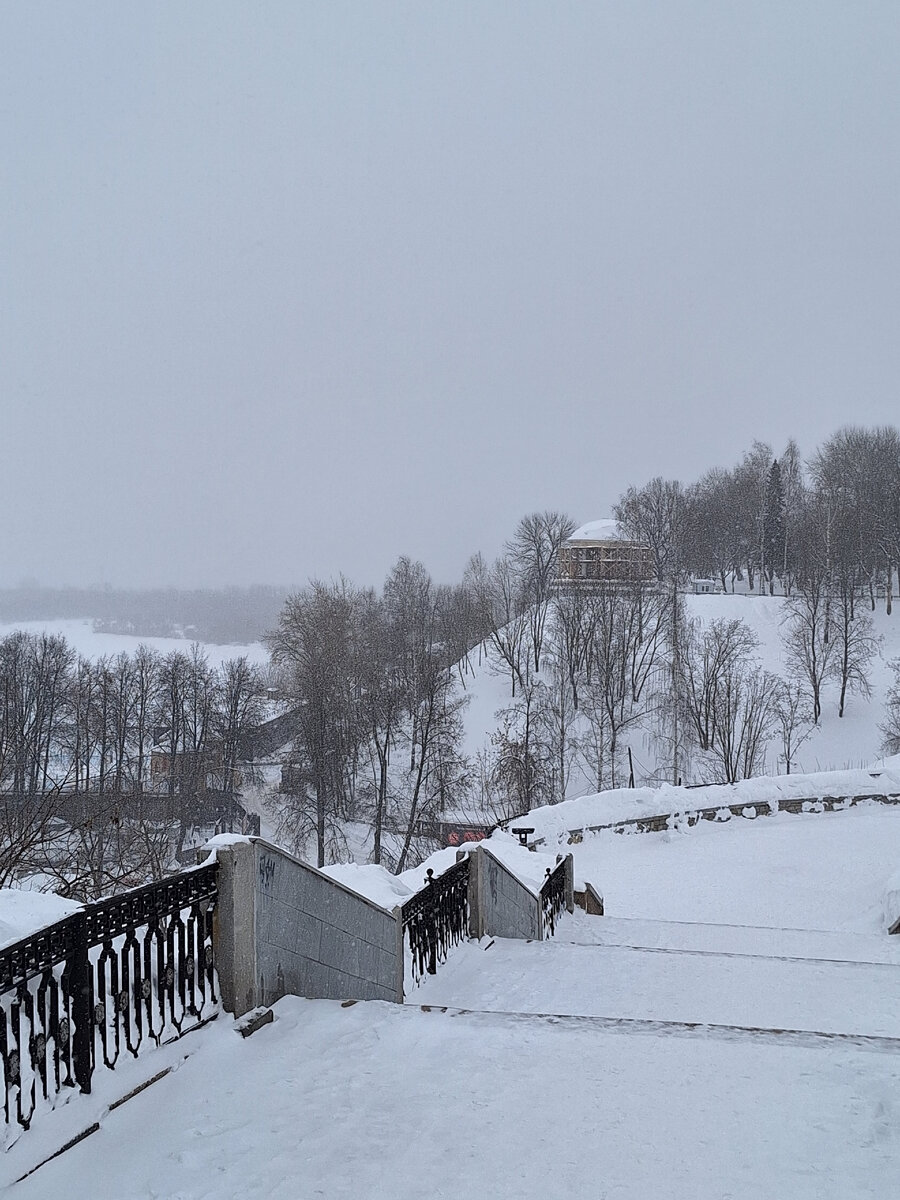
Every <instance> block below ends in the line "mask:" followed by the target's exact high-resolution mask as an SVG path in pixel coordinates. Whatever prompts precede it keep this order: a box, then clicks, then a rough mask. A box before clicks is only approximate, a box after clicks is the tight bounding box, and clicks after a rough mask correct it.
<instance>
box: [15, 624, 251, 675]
mask: <svg viewBox="0 0 900 1200" xmlns="http://www.w3.org/2000/svg"><path fill="white" fill-rule="evenodd" d="M17 629H21V630H23V631H24V632H26V633H36V634H41V633H49V634H57V635H61V636H62V637H64V638H65V639H66V641H67V642H68V643H69V645H70V646H71V647H72V649H73V650H74V651H75V652H76V653H77V654H80V655H81V657H82V658H87V659H90V660H92V661H96V659H98V658H103V657H104V655H109V656H115V655H116V654H121V653H122V651H123V650H124V651H125V652H126V653H127V654H133V653H134V651H135V650H137V648H138V646H142V645H143V646H150V647H152V648H153V649H154V650H158V651H159V653H160V654H170V653H171V652H172V651H173V650H181V651H182V652H187V651H189V650H190V648H191V645H192V643H191V642H190V641H188V640H187V639H186V638H168V637H138V636H137V635H134V634H126V633H97V632H95V630H94V623H93V621H88V620H72V619H66V620H59V621H13V622H9V623H5V624H0V638H4V637H7V636H8V635H9V634H11V633H15V631H16V630H17ZM199 644H200V646H201V647H202V648H203V651H204V653H205V654H206V656H207V658H208V659H209V662H210V665H211V666H214V667H218V666H221V664H222V663H223V662H227V661H228V660H229V659H232V658H240V657H241V656H245V657H246V658H248V659H249V660H250V662H251V663H256V664H258V665H259V666H265V665H266V664H267V663H268V661H269V654H268V651H267V650H266V648H265V646H263V644H262V643H261V642H251V643H250V644H249V645H246V646H238V645H235V646H218V645H212V644H210V643H206V642H201V643H199Z"/></svg>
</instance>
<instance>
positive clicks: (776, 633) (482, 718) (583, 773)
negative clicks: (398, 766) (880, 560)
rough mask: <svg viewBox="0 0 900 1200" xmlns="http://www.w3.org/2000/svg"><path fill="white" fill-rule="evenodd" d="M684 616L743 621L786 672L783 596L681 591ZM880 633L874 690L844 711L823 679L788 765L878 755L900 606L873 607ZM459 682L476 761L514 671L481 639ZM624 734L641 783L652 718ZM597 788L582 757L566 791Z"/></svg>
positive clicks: (863, 760) (831, 763) (650, 753)
mask: <svg viewBox="0 0 900 1200" xmlns="http://www.w3.org/2000/svg"><path fill="white" fill-rule="evenodd" d="M684 601H685V609H686V615H687V617H688V619H690V620H697V621H699V622H700V623H701V625H702V626H704V627H708V626H709V625H710V624H712V622H714V621H720V620H726V621H731V620H735V619H737V620H740V621H742V622H743V623H744V624H745V625H746V626H747V628H748V629H749V630H750V631H751V632H752V634H753V635H754V637H755V638H756V640H757V642H758V647H757V649H756V651H755V655H756V657H757V659H758V661H759V664H760V666H761V667H762V668H763V669H765V670H767V671H770V672H772V673H773V674H774V675H777V676H780V677H781V678H788V675H789V670H788V667H787V666H786V663H785V651H784V645H783V640H782V634H783V621H784V618H785V601H784V599H783V597H781V596H758V595H746V594H743V595H741V594H735V595H730V594H714V595H693V594H689V595H686V596H685V597H684ZM871 616H872V620H873V624H874V630H875V633H876V635H877V637H878V638H879V648H878V653H877V655H876V657H875V658H874V659H873V661H872V662H871V664H870V667H869V671H868V675H869V682H870V684H871V688H872V694H871V696H870V697H865V696H861V695H850V696H849V698H848V701H847V706H846V711H845V715H844V717H843V718H840V717H839V716H838V687H837V685H836V684H834V683H828V684H826V686H825V688H824V691H823V711H822V719H821V721H820V724H819V726H818V727H817V728H814V729H813V731H812V733H811V735H810V736H809V737H808V739H807V740H806V741H804V742H803V744H802V746H801V747H800V749H799V751H798V752H797V755H796V758H795V759H794V761H793V762H792V764H791V771H792V772H813V771H832V770H840V769H844V768H849V767H864V766H867V765H869V764H871V763H873V762H875V761H877V760H878V758H879V756H880V747H881V742H882V734H881V732H880V730H879V725H880V724H881V722H882V720H883V718H884V705H885V698H886V695H887V691H888V688H889V686H890V684H891V681H892V678H893V675H892V672H891V669H890V666H889V664H890V662H891V660H892V659H896V658H900V613H898V611H896V610H895V613H894V615H893V616H887V615H885V612H884V608H883V605H880V606H879V608H878V610H877V611H876V612H875V613H873V614H871ZM460 683H461V688H462V690H463V693H464V695H465V696H466V697H467V698H468V703H467V706H466V708H465V711H464V714H463V720H464V723H465V733H464V747H463V748H464V752H465V753H466V755H467V756H468V757H469V759H470V760H471V761H476V760H477V757H478V755H479V754H480V753H481V754H490V752H491V750H492V746H491V737H492V735H493V734H494V733H495V731H496V730H497V727H498V720H499V718H498V713H500V712H502V710H503V709H505V708H508V707H509V706H510V705H511V704H512V703H513V697H512V689H511V685H510V676H509V673H508V671H506V670H504V669H503V667H502V665H501V664H500V663H499V662H498V660H497V657H496V655H495V654H494V653H492V651H491V649H490V647H489V645H487V644H486V645H483V646H480V647H478V648H476V650H474V651H473V652H472V653H471V655H470V656H469V659H468V663H467V669H466V670H465V671H463V672H461V673H460ZM622 741H623V743H625V744H626V745H628V746H629V747H630V748H631V750H632V753H633V758H634V767H635V778H636V781H637V782H638V783H640V782H642V781H643V780H647V779H651V778H654V777H656V776H657V773H658V767H659V764H658V761H657V755H658V747H657V745H656V744H655V743H654V739H653V736H652V731H651V729H650V727H649V722H648V721H644V722H642V723H640V724H638V725H636V726H634V727H632V728H630V729H628V730H626V731H625V732H624V733H623V735H622ZM784 770H785V767H784V760H783V756H782V747H781V741H780V738H778V737H773V738H772V739H771V740H770V741H769V742H768V745H767V750H766V755H765V765H764V771H763V772H762V773H767V774H771V775H776V774H780V773H783V772H784ZM684 781H685V782H686V783H691V782H702V781H703V777H702V776H701V775H700V774H699V773H698V772H697V771H696V769H695V770H694V771H693V773H692V771H691V768H690V767H688V769H687V770H686V771H685V775H684ZM595 791H596V782H595V780H594V779H592V777H591V775H590V773H589V771H588V769H587V768H586V766H585V765H583V764H578V765H576V766H575V767H574V769H573V770H572V774H571V778H570V781H569V786H568V789H567V795H568V796H569V797H574V796H581V795H587V794H590V793H592V792H595Z"/></svg>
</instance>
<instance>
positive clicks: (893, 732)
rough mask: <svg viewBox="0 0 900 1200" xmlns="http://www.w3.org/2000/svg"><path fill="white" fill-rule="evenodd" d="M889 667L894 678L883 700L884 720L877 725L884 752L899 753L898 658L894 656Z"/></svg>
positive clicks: (899, 659)
mask: <svg viewBox="0 0 900 1200" xmlns="http://www.w3.org/2000/svg"><path fill="white" fill-rule="evenodd" d="M890 667H891V670H892V671H893V673H894V679H893V682H892V684H891V686H890V688H889V689H888V694H887V698H886V701H885V706H884V721H883V722H882V724H881V725H880V726H879V729H880V730H881V734H882V737H883V739H884V740H883V741H882V744H881V749H882V751H883V752H884V753H885V754H900V658H895V659H894V660H893V661H892V662H891V664H890Z"/></svg>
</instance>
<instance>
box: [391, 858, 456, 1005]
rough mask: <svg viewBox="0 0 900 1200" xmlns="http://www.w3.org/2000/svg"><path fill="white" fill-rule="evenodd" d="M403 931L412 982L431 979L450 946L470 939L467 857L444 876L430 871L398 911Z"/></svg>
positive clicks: (443, 960) (444, 959)
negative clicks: (409, 958)
mask: <svg viewBox="0 0 900 1200" xmlns="http://www.w3.org/2000/svg"><path fill="white" fill-rule="evenodd" d="M401 913H402V920H403V931H404V933H405V934H406V938H407V940H408V942H409V949H410V952H411V954H412V974H413V980H414V981H415V982H416V983H419V982H420V981H421V979H422V978H423V976H425V975H426V974H428V975H434V974H435V972H436V971H437V968H438V963H442V962H445V961H446V958H447V952H448V951H449V950H450V948H451V946H455V945H456V944H457V943H458V942H461V941H462V940H463V938H467V937H468V936H469V857H468V855H466V856H465V858H461V859H460V860H459V862H457V863H454V865H453V866H452V867H450V868H449V869H448V870H446V871H445V872H444V873H443V875H439V876H438V877H437V879H435V878H434V872H433V871H432V870H430V869H429V871H428V876H427V878H426V880H425V887H424V888H423V889H422V891H421V892H416V894H415V895H414V896H411V897H410V898H409V900H407V901H406V903H405V904H404V905H403V907H402V909H401Z"/></svg>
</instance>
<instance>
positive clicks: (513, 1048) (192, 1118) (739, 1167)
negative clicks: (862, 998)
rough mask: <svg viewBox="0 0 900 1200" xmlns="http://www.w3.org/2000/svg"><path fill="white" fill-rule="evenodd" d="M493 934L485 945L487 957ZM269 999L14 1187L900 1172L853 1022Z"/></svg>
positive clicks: (777, 1194) (822, 1182) (641, 1198)
mask: <svg viewBox="0 0 900 1200" xmlns="http://www.w3.org/2000/svg"><path fill="white" fill-rule="evenodd" d="M497 948H498V947H496V946H495V947H494V948H493V949H492V950H491V951H489V952H488V953H487V954H484V952H483V951H480V950H478V951H477V953H479V954H481V956H482V958H484V959H489V958H490V956H491V955H492V954H494V953H495V950H496V949H497ZM520 948H521V949H522V950H529V949H531V950H534V949H540V948H541V947H539V946H532V947H527V946H521V947H520ZM576 949H577V948H576ZM592 952H593V953H598V952H599V953H603V951H597V950H596V948H595V949H594V950H593V951H592ZM274 1011H275V1021H274V1023H273V1024H271V1025H267V1026H266V1027H265V1029H262V1030H260V1032H259V1033H258V1034H256V1035H255V1036H254V1037H252V1038H250V1039H247V1040H244V1039H242V1038H239V1037H236V1036H235V1035H234V1033H233V1031H232V1030H231V1028H230V1027H228V1026H226V1025H225V1023H224V1022H216V1023H215V1024H214V1025H213V1026H210V1027H208V1028H206V1029H203V1030H200V1031H199V1032H198V1034H197V1035H195V1036H196V1037H197V1039H198V1043H197V1044H198V1052H197V1053H195V1054H194V1055H193V1056H192V1057H191V1058H190V1059H189V1060H188V1061H186V1062H185V1063H184V1064H183V1066H182V1068H181V1069H180V1070H178V1071H177V1072H174V1073H172V1074H171V1075H169V1076H167V1077H166V1078H165V1079H163V1080H161V1081H160V1083H158V1084H157V1085H156V1086H155V1087H154V1088H152V1089H151V1090H150V1091H149V1092H147V1093H144V1094H142V1095H140V1096H138V1097H136V1098H135V1099H134V1100H133V1101H131V1102H130V1103H129V1104H127V1105H125V1106H124V1107H123V1108H121V1109H118V1110H116V1111H115V1112H113V1113H110V1114H109V1115H108V1117H106V1118H105V1119H104V1120H103V1122H102V1126H101V1130H100V1132H99V1133H97V1134H96V1135H95V1136H94V1137H92V1138H88V1139H87V1141H85V1142H83V1143H81V1144H80V1145H78V1146H75V1147H74V1148H73V1149H72V1150H70V1151H69V1152H67V1153H66V1154H64V1155H63V1156H62V1157H60V1158H58V1159H56V1160H54V1161H53V1162H50V1163H48V1164H47V1165H46V1166H44V1167H42V1168H41V1169H40V1170H39V1171H38V1172H37V1173H36V1174H35V1175H33V1176H32V1177H31V1178H30V1179H27V1180H26V1181H25V1182H24V1183H22V1184H20V1185H18V1187H16V1188H15V1189H13V1192H11V1193H10V1194H11V1196H12V1195H13V1193H14V1195H15V1200H46V1197H48V1196H54V1197H55V1196H65V1197H66V1200H126V1198H127V1200H132V1198H133V1200H138V1198H139V1197H140V1198H146V1197H151V1196H157V1197H163V1196H165V1197H175V1196H177V1197H179V1198H180V1200H208V1198H209V1197H215V1198H216V1200H296V1197H298V1196H303V1197H307V1196H308V1197H314V1196H324V1197H328V1198H329V1200H363V1198H374V1197H376V1196H379V1197H380V1196H388V1195H389V1196H391V1198H392V1200H421V1198H422V1197H423V1196H429V1197H443V1198H446V1200H450V1198H454V1197H459V1196H490V1197H495V1198H497V1200H527V1198H532V1197H545V1196H546V1197H565V1200H598V1197H603V1196H606V1197H609V1198H610V1200H612V1197H615V1200H650V1198H652V1200H663V1198H665V1200H699V1198H703V1200H711V1198H713V1197H724V1196H728V1197H730V1200H762V1198H766V1200H774V1198H777V1200H782V1198H784V1200H786V1198H788V1197H789V1198H790V1200H848V1198H849V1197H854V1198H857V1197H859V1198H861V1197H864V1196H870V1197H892V1196H894V1195H895V1194H896V1191H897V1186H896V1185H897V1179H898V1178H900V1139H898V1136H897V1124H898V1100H897V1097H898V1095H900V1056H898V1055H896V1054H894V1053H873V1052H872V1051H871V1050H870V1049H863V1048H859V1047H856V1046H853V1045H851V1044H848V1043H846V1042H844V1041H840V1040H834V1041H832V1042H823V1043H820V1044H817V1045H816V1046H815V1047H814V1048H811V1047H810V1046H807V1045H804V1044H798V1043H797V1041H796V1039H791V1038H786V1039H781V1040H780V1041H778V1042H777V1044H776V1043H775V1042H767V1041H765V1040H764V1039H757V1040H748V1039H743V1040H741V1039H735V1040H728V1039H725V1038H716V1037H712V1038H705V1037H700V1036H696V1037H692V1036H684V1037H672V1036H665V1034H664V1033H663V1032H662V1031H660V1032H659V1034H658V1035H656V1034H654V1033H653V1032H650V1031H648V1033H647V1036H633V1037H632V1036H622V1035H621V1033H620V1032H617V1031H615V1030H614V1029H609V1030H607V1029H604V1028H603V1027H602V1026H601V1025H599V1024H598V1023H597V1022H594V1021H585V1020H564V1021H560V1020H542V1019H538V1018H535V1017H531V1018H524V1019H523V1018H518V1017H512V1016H507V1015H505V1014H495V1013H492V1014H479V1013H458V1012H455V1013H454V1012H447V1013H439V1012H431V1013H423V1012H421V1011H419V1009H418V1008H414V1007H405V1006H404V1007H401V1006H399V1005H390V1004H384V1003H380V1002H377V1001H375V1002H370V1003H359V1004H356V1005H354V1006H352V1007H349V1008H342V1007H341V1006H340V1004H339V1003H337V1002H334V1001H321V1000H320V1001H303V1000H298V999H295V998H293V997H286V998H285V999H283V1000H280V1001H279V1002H278V1003H277V1004H276V1005H275V1009H274ZM217 1026H219V1027H218V1028H217ZM192 1036H194V1035H192ZM148 1131H149V1134H148ZM26 1140H27V1139H25V1138H23V1139H21V1142H22V1143H24V1142H25V1141H26ZM17 1148H18V1147H15V1148H14V1149H17Z"/></svg>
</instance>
